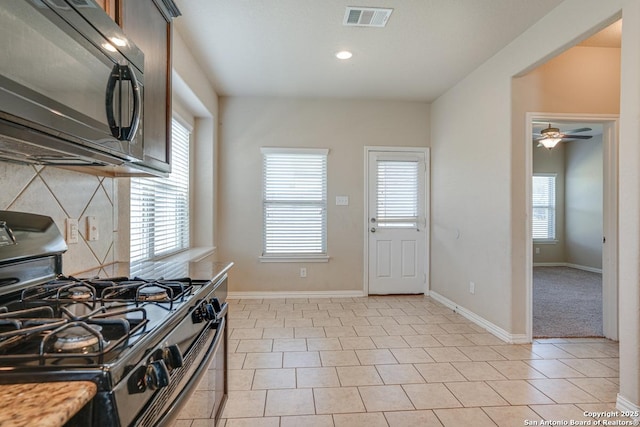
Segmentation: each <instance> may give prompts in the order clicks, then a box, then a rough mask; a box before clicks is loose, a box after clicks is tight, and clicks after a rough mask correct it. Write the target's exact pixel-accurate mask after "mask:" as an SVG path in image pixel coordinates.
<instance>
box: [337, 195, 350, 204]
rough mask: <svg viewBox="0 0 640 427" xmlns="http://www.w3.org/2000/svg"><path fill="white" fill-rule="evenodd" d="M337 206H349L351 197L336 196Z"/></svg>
mask: <svg viewBox="0 0 640 427" xmlns="http://www.w3.org/2000/svg"><path fill="white" fill-rule="evenodd" d="M336 206H349V196H336Z"/></svg>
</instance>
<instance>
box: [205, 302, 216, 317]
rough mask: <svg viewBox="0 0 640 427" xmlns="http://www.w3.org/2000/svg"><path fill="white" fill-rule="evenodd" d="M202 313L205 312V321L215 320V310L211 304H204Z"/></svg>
mask: <svg viewBox="0 0 640 427" xmlns="http://www.w3.org/2000/svg"><path fill="white" fill-rule="evenodd" d="M203 307H204V312H205V315H204V317H205V319H207V320H215V319H216V310H215V308H214V307H213V305H212V304H204V305H203Z"/></svg>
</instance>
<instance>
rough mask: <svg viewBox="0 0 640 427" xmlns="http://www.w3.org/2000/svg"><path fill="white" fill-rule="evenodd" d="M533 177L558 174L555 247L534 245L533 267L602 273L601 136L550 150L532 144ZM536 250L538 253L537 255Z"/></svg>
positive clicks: (572, 142) (548, 244)
mask: <svg viewBox="0 0 640 427" xmlns="http://www.w3.org/2000/svg"><path fill="white" fill-rule="evenodd" d="M592 126H593V125H592ZM533 173H555V174H557V176H556V201H557V205H556V240H557V243H534V244H533V247H534V251H533V262H534V264H544V263H552V264H557V263H560V264H571V265H574V266H580V267H586V268H590V269H596V270H600V269H602V235H603V233H602V224H603V209H602V206H603V158H602V135H595V136H594V137H593V138H592V139H589V140H580V141H566V142H563V143H561V144H559V145H557V146H556V147H555V148H554V149H553V150H545V149H542V148H538V147H535V144H534V148H533ZM535 249H538V250H539V251H540V253H539V254H536V253H535Z"/></svg>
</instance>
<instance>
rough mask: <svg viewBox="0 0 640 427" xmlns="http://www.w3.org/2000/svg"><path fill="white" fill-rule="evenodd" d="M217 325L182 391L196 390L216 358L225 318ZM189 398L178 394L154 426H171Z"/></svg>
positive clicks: (186, 394)
mask: <svg viewBox="0 0 640 427" xmlns="http://www.w3.org/2000/svg"><path fill="white" fill-rule="evenodd" d="M225 305H226V304H225ZM217 325H218V329H217V331H216V336H215V338H214V340H213V342H212V343H211V345H210V346H209V348H208V349H207V351H206V353H205V356H204V358H203V359H202V361H201V362H200V364H199V365H198V367H197V368H196V370H195V371H194V372H193V375H191V378H189V381H188V382H187V383H186V384H185V385H184V387H183V390H195V389H196V387H197V386H198V383H199V382H200V379H201V378H202V375H204V372H205V371H206V370H207V369H208V368H209V364H210V363H211V361H212V360H213V358H214V357H215V356H216V353H217V352H218V348H220V344H221V342H222V340H224V335H225V328H226V327H227V325H226V319H225V318H222V319H220V322H219V323H217ZM221 356H222V357H224V355H221ZM190 396H191V393H180V394H179V395H178V396H177V397H176V398H175V399H174V400H173V402H172V403H171V406H169V408H167V410H166V411H165V412H164V414H163V415H162V417H161V418H160V419H159V420H158V422H157V424H156V425H157V426H168V425H171V423H172V422H173V421H174V418H175V417H177V416H178V414H177V412H178V411H179V410H180V409H181V408H182V407H183V406H184V404H185V403H186V401H187V399H189V397H190Z"/></svg>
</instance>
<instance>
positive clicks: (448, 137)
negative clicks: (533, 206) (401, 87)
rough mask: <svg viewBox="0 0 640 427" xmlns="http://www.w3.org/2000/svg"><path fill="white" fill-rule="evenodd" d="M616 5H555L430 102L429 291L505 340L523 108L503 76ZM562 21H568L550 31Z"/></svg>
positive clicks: (514, 315) (517, 229)
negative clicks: (480, 319) (486, 323)
mask: <svg viewBox="0 0 640 427" xmlns="http://www.w3.org/2000/svg"><path fill="white" fill-rule="evenodd" d="M587 3H588V4H587ZM622 3H623V2H607V3H606V4H603V3H601V2H597V1H588V2H579V1H572V0H568V1H565V2H563V3H562V4H560V5H559V6H558V7H557V8H556V9H554V10H553V11H552V12H551V13H550V14H549V15H547V16H546V17H545V18H543V19H542V20H541V21H539V22H538V23H536V24H535V25H534V26H533V27H531V28H530V29H529V30H527V31H526V32H525V33H523V34H522V35H521V36H520V37H518V38H517V39H515V40H514V41H513V42H512V43H510V44H509V46H507V47H506V48H505V49H503V50H502V51H500V52H499V53H498V54H497V55H495V56H494V57H492V58H491V59H490V60H489V61H487V62H485V63H484V64H483V65H482V66H481V67H479V68H478V69H477V70H475V71H474V72H473V73H472V74H470V75H469V76H468V77H467V78H465V79H464V80H463V81H462V82H460V83H459V84H458V85H456V86H455V87H454V88H452V89H451V90H449V91H448V92H447V93H445V94H444V95H443V96H441V97H440V98H439V99H438V100H436V102H434V104H433V105H432V115H431V123H432V133H431V143H432V202H431V203H432V228H433V230H432V248H431V254H432V256H431V265H432V269H431V271H432V274H431V285H432V289H433V290H434V291H435V292H437V293H439V294H441V295H443V296H445V297H447V298H449V299H450V300H452V301H455V302H456V303H457V304H459V305H460V306H462V307H465V308H467V309H469V310H471V311H472V312H474V313H476V314H477V315H479V316H481V317H483V318H484V319H486V320H488V321H489V322H491V323H493V324H494V325H496V326H497V327H499V328H502V329H503V330H505V331H507V332H508V333H510V334H513V335H515V336H522V335H524V334H525V333H526V324H527V321H526V320H527V319H526V286H525V283H526V274H527V273H526V271H525V254H526V252H527V248H526V246H525V245H524V242H526V226H525V225H526V209H525V208H526V200H525V191H524V190H525V188H526V186H525V184H526V180H525V158H526V157H525V144H524V133H525V131H524V112H525V111H531V110H529V109H528V108H523V106H522V100H521V99H519V98H518V97H519V96H527V95H528V93H525V94H521V93H519V92H517V90H515V89H514V90H513V91H512V79H513V77H514V76H518V75H522V73H524V72H526V71H528V70H534V69H535V68H537V67H538V66H539V65H541V64H543V63H545V62H547V61H548V60H549V59H550V58H552V57H553V56H555V55H557V54H558V53H559V52H561V51H563V50H565V49H566V48H567V47H569V45H570V44H572V43H575V40H577V39H579V38H581V37H586V36H588V35H590V34H592V33H593V32H595V31H597V30H598V29H600V28H603V27H605V26H606V25H608V24H609V23H611V22H613V20H614V19H615V17H616V14H617V13H618V11H619V8H620V7H621V5H622ZM567 20H568V21H570V22H571V23H572V25H570V26H567V25H565V24H563V25H557V24H558V23H560V22H567ZM550 27H553V28H554V31H549V30H548V29H549V28H550ZM630 43H631V44H633V43H635V41H631V42H630ZM599 68H602V67H599ZM588 71H589V69H586V68H583V69H582V70H581V72H582V73H583V74H584V73H588ZM531 93H535V91H532V92H531ZM512 95H513V96H512ZM582 95H584V96H589V93H588V92H587V93H585V94H581V96H582ZM534 99H535V98H534ZM537 99H538V100H542V99H544V98H543V97H542V96H539V97H538V98H537ZM554 102H556V101H554ZM584 105H587V102H586V101H585V104H584ZM557 108H561V107H560V106H559V105H558V106H557ZM562 108H564V107H562ZM570 111H571V110H570ZM470 141H473V144H470V143H469V142H470ZM529 146H530V145H529V144H527V145H526V147H527V148H528V147H529ZM470 281H473V282H475V285H476V286H475V294H473V295H472V294H470V293H469V292H468V289H469V282H470ZM496 306H498V307H505V309H504V310H496V309H495V307H496Z"/></svg>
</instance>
